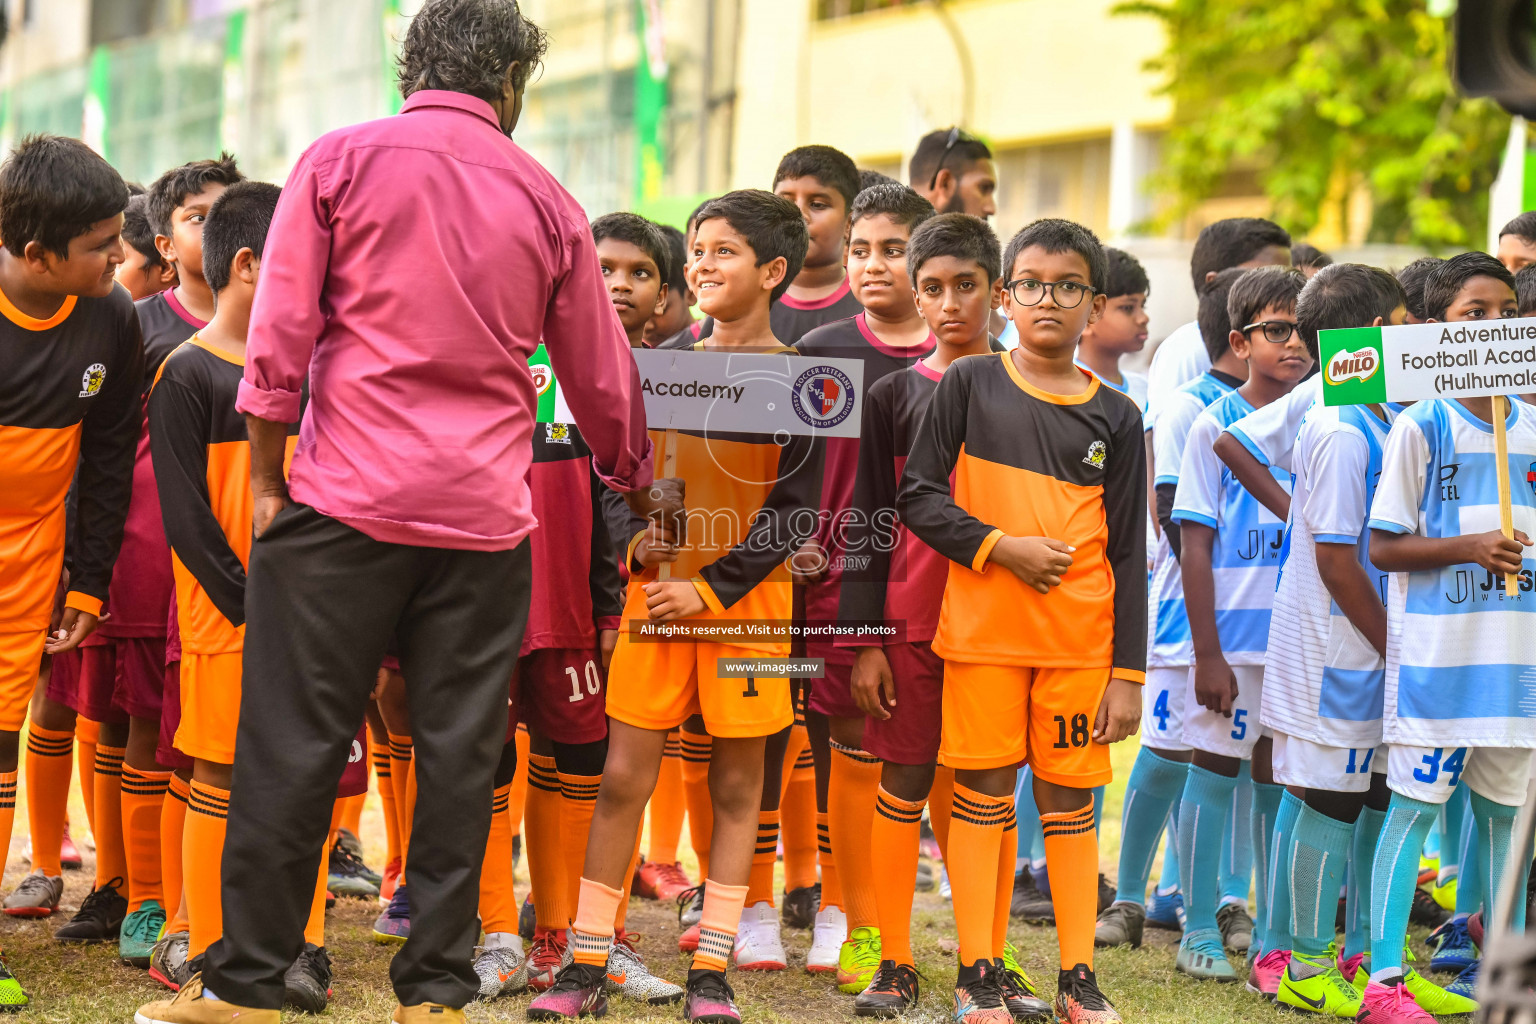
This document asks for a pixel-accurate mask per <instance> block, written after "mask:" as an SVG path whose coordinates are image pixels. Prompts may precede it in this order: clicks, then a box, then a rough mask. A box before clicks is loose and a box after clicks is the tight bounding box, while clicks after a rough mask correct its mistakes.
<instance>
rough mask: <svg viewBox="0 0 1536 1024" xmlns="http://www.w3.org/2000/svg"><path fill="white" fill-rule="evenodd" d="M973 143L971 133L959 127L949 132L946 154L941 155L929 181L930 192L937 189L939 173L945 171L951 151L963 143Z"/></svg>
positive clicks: (945, 146) (945, 145)
mask: <svg viewBox="0 0 1536 1024" xmlns="http://www.w3.org/2000/svg"><path fill="white" fill-rule="evenodd" d="M971 141H973V140H972V139H971V135H970V133H969V132H967V131H964V130H963V129H961V128H960V127H959V126H956V127H954V128H951V129H950V130H949V138H948V140H946V141H945V143H944V152H942V153H940V154H939V162H938V163H937V164H936V165H934V168H933V177H932V178H930V179H928V191H930V192H932V191H933V190H934V189H935V188H937V187H938V184H939V172H940V171H942V170H943V169H944V161H946V160H948V159H949V154H950V151H951V150H953V149H954V148H955V147H956V146H958V145H959V144H960V143H961V142H971Z"/></svg>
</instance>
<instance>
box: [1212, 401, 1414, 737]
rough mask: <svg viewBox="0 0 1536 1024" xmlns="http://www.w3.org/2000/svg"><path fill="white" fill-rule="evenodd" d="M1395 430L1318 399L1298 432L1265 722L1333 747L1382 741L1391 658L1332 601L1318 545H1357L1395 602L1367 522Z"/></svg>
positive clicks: (1370, 573) (1267, 668) (1367, 414)
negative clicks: (1374, 557) (1375, 561)
mask: <svg viewBox="0 0 1536 1024" xmlns="http://www.w3.org/2000/svg"><path fill="white" fill-rule="evenodd" d="M1299 390H1300V388H1297V391H1299ZM1295 393H1296V392H1295V391H1293V392H1291V394H1295ZM1279 404H1280V403H1279V402H1275V403H1273V404H1272V405H1271V406H1266V407H1265V408H1273V406H1274V405H1279ZM1263 411H1264V410H1263V409H1260V410H1259V412H1263ZM1388 415H1389V416H1390V415H1391V414H1390V413H1388ZM1248 418H1249V419H1252V417H1251V416H1250V417H1248ZM1239 422H1241V421H1239ZM1387 429H1388V424H1387V423H1385V422H1383V421H1382V420H1381V419H1380V418H1379V417H1378V416H1376V414H1375V413H1373V412H1371V410H1370V409H1369V408H1367V407H1366V406H1363V405H1349V406H1340V407H1335V408H1330V407H1328V406H1325V405H1323V404H1321V403H1318V404H1316V405H1314V406H1312V408H1311V409H1310V410H1308V411H1307V413H1306V416H1305V417H1304V418H1303V419H1302V421H1301V427H1300V430H1299V431H1298V433H1297V435H1296V443H1295V446H1294V459H1293V460H1292V468H1293V471H1294V479H1293V483H1292V485H1291V519H1290V522H1289V523H1288V524H1287V525H1286V543H1285V545H1284V547H1285V553H1284V559H1283V561H1282V563H1281V566H1280V582H1279V584H1278V585H1277V586H1276V588H1275V608H1274V615H1273V616H1272V617H1271V618H1270V623H1269V653H1268V655H1267V656H1266V657H1265V660H1264V705H1263V708H1262V709H1261V710H1260V713H1259V720H1260V721H1261V722H1262V723H1263V724H1264V725H1267V726H1269V727H1270V728H1272V729H1275V730H1278V731H1279V732H1283V733H1285V734H1286V735H1289V736H1296V737H1299V738H1301V739H1306V740H1311V741H1312V742H1313V743H1321V744H1325V745H1327V746H1333V747H1352V748H1360V747H1373V746H1375V745H1377V744H1379V743H1380V742H1381V706H1382V698H1383V693H1384V687H1385V684H1386V662H1385V660H1384V659H1383V658H1382V656H1381V655H1380V654H1378V653H1377V652H1376V649H1375V648H1374V647H1372V646H1371V644H1370V641H1368V640H1367V639H1366V638H1365V637H1364V636H1363V635H1361V633H1360V631H1359V630H1358V629H1356V628H1355V626H1354V624H1353V623H1352V622H1350V621H1349V619H1348V617H1347V616H1345V614H1344V613H1343V612H1342V611H1341V610H1340V609H1339V606H1338V605H1337V604H1335V603H1334V601H1333V598H1332V597H1331V596H1330V595H1329V593H1328V588H1327V587H1326V586H1325V585H1324V584H1323V579H1322V576H1321V574H1320V573H1319V572H1318V568H1317V545H1318V544H1319V543H1323V544H1348V545H1350V546H1351V547H1353V548H1354V549H1355V557H1356V558H1357V559H1358V560H1359V562H1360V566H1361V568H1363V569H1364V570H1365V574H1366V576H1367V577H1369V578H1370V579H1371V581H1372V582H1373V583H1374V584H1375V585H1376V592H1377V593H1378V594H1380V595H1381V600H1382V603H1383V604H1385V603H1386V599H1387V574H1386V573H1384V572H1382V571H1381V570H1379V569H1377V568H1376V567H1375V566H1374V565H1372V564H1371V560H1370V530H1369V529H1367V527H1366V522H1367V520H1368V519H1369V517H1370V510H1371V499H1372V498H1374V497H1375V494H1376V480H1377V478H1378V477H1379V476H1380V474H1381V453H1382V446H1383V445H1384V444H1385V443H1386V439H1387ZM1234 434H1235V432H1234Z"/></svg>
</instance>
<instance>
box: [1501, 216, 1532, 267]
mask: <svg viewBox="0 0 1536 1024" xmlns="http://www.w3.org/2000/svg"><path fill="white" fill-rule="evenodd" d="M1498 259H1499V262H1500V263H1502V264H1504V268H1505V269H1506V270H1508V271H1509V272H1510V273H1511V274H1517V273H1519V272H1520V269H1521V268H1522V267H1527V266H1529V265H1531V264H1532V263H1536V210H1526V211H1525V212H1524V213H1522V214H1520V215H1519V216H1517V217H1515V219H1514V220H1512V221H1510V222H1509V223H1508V224H1505V225H1504V227H1502V228H1501V229H1499V251H1498Z"/></svg>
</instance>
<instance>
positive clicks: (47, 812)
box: [27, 725, 75, 878]
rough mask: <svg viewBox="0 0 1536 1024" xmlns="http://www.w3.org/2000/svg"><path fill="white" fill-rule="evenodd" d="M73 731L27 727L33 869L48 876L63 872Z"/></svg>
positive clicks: (28, 819)
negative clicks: (62, 847)
mask: <svg viewBox="0 0 1536 1024" xmlns="http://www.w3.org/2000/svg"><path fill="white" fill-rule="evenodd" d="M74 753H75V734H74V733H73V732H63V731H55V730H53V729H44V728H41V727H40V726H37V725H32V726H29V727H28V729H27V826H28V827H29V828H30V829H31V830H32V870H33V871H40V872H42V873H43V874H45V875H47V876H48V877H49V878H58V877H59V876H60V875H62V874H63V873H64V868H63V866H62V865H61V864H60V863H59V844H60V842H62V841H63V839H64V821H65V818H66V816H67V815H68V813H69V777H70V776H71V775H73V774H74V769H75V760H74V756H73V755H74Z"/></svg>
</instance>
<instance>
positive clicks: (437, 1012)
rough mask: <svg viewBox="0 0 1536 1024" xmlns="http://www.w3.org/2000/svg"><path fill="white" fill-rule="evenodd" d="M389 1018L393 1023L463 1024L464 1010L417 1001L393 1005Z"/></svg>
mask: <svg viewBox="0 0 1536 1024" xmlns="http://www.w3.org/2000/svg"><path fill="white" fill-rule="evenodd" d="M390 1019H391V1020H393V1021H394V1022H395V1024H464V1011H463V1010H456V1009H454V1008H453V1007H451V1006H444V1005H443V1004H442V1003H417V1004H416V1005H415V1006H397V1007H395V1015H394V1016H393V1017H391V1018H390Z"/></svg>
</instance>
